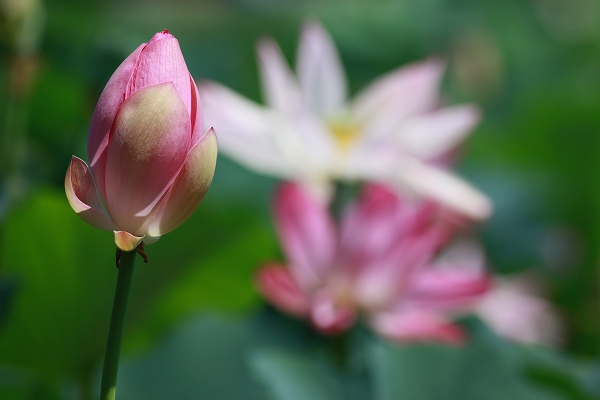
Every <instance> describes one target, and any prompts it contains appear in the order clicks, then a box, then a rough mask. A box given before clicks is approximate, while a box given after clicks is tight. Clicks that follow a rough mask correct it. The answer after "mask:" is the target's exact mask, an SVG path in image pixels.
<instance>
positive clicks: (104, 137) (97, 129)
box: [88, 43, 146, 198]
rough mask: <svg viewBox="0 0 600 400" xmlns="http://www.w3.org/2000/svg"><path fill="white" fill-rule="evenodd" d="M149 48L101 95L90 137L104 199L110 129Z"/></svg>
mask: <svg viewBox="0 0 600 400" xmlns="http://www.w3.org/2000/svg"><path fill="white" fill-rule="evenodd" d="M145 46H146V43H144V44H142V45H140V46H139V47H138V48H137V49H136V50H135V51H134V52H133V53H131V54H130V55H129V57H127V58H126V59H125V61H123V62H122V63H121V65H120V66H119V67H118V68H117V70H116V71H115V72H114V73H113V74H112V76H111V77H110V79H109V81H108V83H107V84H106V86H105V87H104V90H103V91H102V94H101V95H100V99H98V103H97V104H96V109H95V110H94V114H93V115H92V122H91V124H90V133H89V136H88V159H89V160H90V167H91V169H92V171H93V173H94V177H95V179H96V183H97V185H98V190H99V191H100V195H101V196H102V198H106V190H105V186H104V170H105V168H106V146H108V139H109V134H110V129H111V127H112V124H113V122H114V119H115V116H116V115H117V111H118V109H119V107H120V106H121V103H122V102H123V100H124V99H125V90H126V88H127V84H128V83H129V80H130V78H131V75H132V74H133V71H134V68H135V66H136V64H137V61H138V57H139V56H140V53H141V52H142V49H143V48H144V47H145Z"/></svg>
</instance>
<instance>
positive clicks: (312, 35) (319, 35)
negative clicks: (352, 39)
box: [296, 21, 347, 116]
mask: <svg viewBox="0 0 600 400" xmlns="http://www.w3.org/2000/svg"><path fill="white" fill-rule="evenodd" d="M296 71H297V74H298V81H299V82H300V88H301V89H302V94H303V95H304V99H305V102H306V105H307V106H308V107H309V108H310V109H311V110H312V111H313V112H314V113H316V114H317V115H319V116H330V115H331V114H332V113H334V112H336V111H340V110H341V109H342V108H343V106H344V104H345V102H346V98H347V88H346V75H345V72H344V69H343V67H342V62H341V60H340V57H339V55H338V53H337V50H336V48H335V44H334V43H333V40H332V39H331V37H330V36H329V34H328V33H327V31H325V29H324V28H323V27H322V26H321V24H319V23H318V22H316V21H311V22H309V23H307V24H305V25H304V27H303V29H302V35H301V36H300V45H299V47H298V58H297V66H296Z"/></svg>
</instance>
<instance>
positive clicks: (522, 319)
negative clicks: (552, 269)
mask: <svg viewBox="0 0 600 400" xmlns="http://www.w3.org/2000/svg"><path fill="white" fill-rule="evenodd" d="M529 278H530V277H528V276H525V275H518V276H516V277H510V278H506V279H498V280H497V281H496V282H495V284H494V288H493V289H492V290H490V291H489V292H488V293H487V294H486V295H485V296H484V297H483V298H482V300H481V301H480V302H479V303H478V304H477V306H476V308H475V313H476V314H477V316H479V317H480V318H481V319H482V320H483V321H484V322H485V323H486V324H488V325H489V326H490V327H491V328H492V329H493V330H494V331H496V332H497V333H498V334H499V335H501V336H504V337H506V338H507V339H511V340H515V341H517V342H522V343H528V344H543V345H549V346H552V345H557V344H560V342H561V341H562V339H563V337H564V330H563V324H562V321H561V318H560V316H559V313H558V311H557V310H556V308H555V307H554V306H552V304H550V303H549V302H548V301H547V300H545V299H544V298H543V297H541V296H540V295H539V294H538V293H536V290H535V285H534V284H533V282H534V281H533V280H531V279H529Z"/></svg>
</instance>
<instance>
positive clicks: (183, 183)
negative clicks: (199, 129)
mask: <svg viewBox="0 0 600 400" xmlns="http://www.w3.org/2000/svg"><path fill="white" fill-rule="evenodd" d="M216 162H217V136H216V135H215V131H214V129H212V128H211V129H209V130H208V131H207V132H206V134H205V135H204V136H203V137H202V139H201V140H200V141H199V142H198V143H196V145H195V146H194V147H192V149H191V150H190V151H189V153H188V155H187V158H186V159H185V163H184V165H183V168H182V169H181V171H180V172H179V175H177V179H175V182H173V184H172V185H171V187H170V188H169V190H168V191H167V192H166V193H165V195H164V196H163V198H162V199H161V200H160V202H159V203H158V204H157V206H156V207H155V209H154V210H153V211H152V214H151V215H150V216H149V219H148V220H149V221H150V222H149V225H148V228H147V234H148V235H149V236H161V235H164V234H165V233H167V232H170V231H172V230H173V229H175V228H177V227H178V226H179V225H181V224H182V223H184V222H185V220H187V219H188V218H189V217H190V215H192V213H193V212H194V210H195V209H196V208H197V207H198V205H199V204H200V201H202V198H203V197H204V195H205V194H206V191H207V190H208V187H209V186H210V183H211V182H212V178H213V175H214V172H215V165H216ZM143 230H145V229H143Z"/></svg>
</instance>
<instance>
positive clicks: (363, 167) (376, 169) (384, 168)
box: [199, 21, 492, 219]
mask: <svg viewBox="0 0 600 400" xmlns="http://www.w3.org/2000/svg"><path fill="white" fill-rule="evenodd" d="M258 58H259V70H260V77H261V83H262V89H263V95H264V96H263V97H264V99H265V102H266V104H267V107H263V106H260V105H258V104H255V103H253V102H251V101H249V100H246V99H244V98H243V97H241V96H239V95H238V94H236V93H234V92H232V91H231V90H229V89H227V88H225V87H223V86H221V85H219V84H217V83H214V82H203V83H201V84H200V85H199V90H200V95H201V97H202V102H203V104H204V108H205V115H206V119H207V121H208V122H209V123H210V125H213V126H215V127H217V128H218V130H219V140H220V147H221V150H222V151H223V152H225V153H226V154H227V155H229V156H231V157H232V158H233V159H235V160H237V161H239V162H240V163H242V164H244V165H245V166H246V167H248V168H250V169H254V170H256V171H258V172H261V173H265V174H270V175H273V176H277V177H281V178H283V179H286V180H292V181H301V182H303V183H304V184H306V185H307V186H309V187H312V188H313V189H314V190H315V191H316V192H320V193H322V194H324V196H327V194H328V193H330V192H331V181H332V180H335V179H341V180H366V181H376V182H382V183H387V184H389V185H391V186H394V187H395V188H397V189H400V190H401V191H404V192H409V193H412V194H416V195H420V196H424V197H426V198H430V199H435V200H437V201H439V202H442V203H443V204H445V205H447V206H449V207H451V208H452V209H454V210H456V211H459V212H460V213H462V214H463V215H466V216H468V217H470V218H473V219H484V218H487V217H488V216H489V215H490V214H491V212H492V205H491V203H490V201H489V199H488V198H487V197H486V196H485V195H483V194H482V193H480V192H479V191H477V190H476V189H474V188H472V187H471V186H470V185H469V184H467V183H466V182H464V181H463V180H461V179H459V178H458V177H456V176H455V175H453V174H452V173H450V172H449V171H448V169H447V168H445V167H444V165H443V164H444V162H443V160H445V159H447V158H448V155H449V154H451V152H452V151H453V150H454V149H455V148H456V147H457V145H458V144H459V143H460V142H461V141H462V140H463V139H464V138H465V136H467V134H468V133H469V132H470V131H471V129H472V128H473V127H474V126H475V125H476V124H477V123H478V121H479V119H480V116H479V111H478V109H477V108H476V107H474V106H472V105H463V106H453V107H444V108H440V95H439V86H440V81H441V79H442V75H443V72H444V69H445V68H444V63H442V62H440V61H439V60H433V59H431V60H427V61H424V62H420V63H415V64H411V65H408V66H405V67H403V68H400V69H397V70H395V71H392V72H391V73H389V74H387V75H385V76H383V77H381V78H379V79H378V80H376V81H375V82H374V83H372V84H371V85H370V86H368V87H367V88H366V89H365V90H363V91H362V92H361V93H359V94H358V95H357V96H356V97H355V98H354V100H353V101H351V102H348V101H347V92H348V89H347V85H346V77H345V73H344V70H343V68H342V64H341V61H340V58H339V55H338V53H337V51H336V49H335V46H334V43H333V41H332V39H331V37H330V36H329V35H328V33H327V32H326V31H325V30H324V29H323V27H322V26H321V25H320V24H318V23H317V22H314V21H311V22H308V23H307V24H305V26H304V28H303V30H302V34H301V38H300V44H299V49H298V56H297V68H296V72H297V78H296V77H295V76H294V75H293V73H292V71H291V70H290V68H289V67H288V65H287V63H286V61H285V58H284V57H283V55H282V54H281V51H280V49H279V47H278V46H277V44H276V43H275V42H274V41H273V40H271V39H264V40H262V41H260V43H259V44H258Z"/></svg>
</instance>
